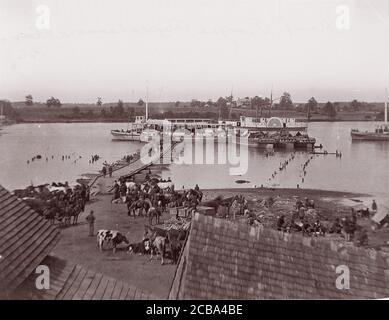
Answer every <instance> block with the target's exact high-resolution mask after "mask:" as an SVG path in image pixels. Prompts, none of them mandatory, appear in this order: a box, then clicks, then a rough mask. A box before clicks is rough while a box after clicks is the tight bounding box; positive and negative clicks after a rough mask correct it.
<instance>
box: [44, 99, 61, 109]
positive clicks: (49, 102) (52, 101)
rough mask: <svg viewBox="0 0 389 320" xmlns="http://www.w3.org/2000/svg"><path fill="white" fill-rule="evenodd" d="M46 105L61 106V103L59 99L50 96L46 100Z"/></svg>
mask: <svg viewBox="0 0 389 320" xmlns="http://www.w3.org/2000/svg"><path fill="white" fill-rule="evenodd" d="M46 105H47V107H48V108H50V107H51V106H54V107H58V108H59V107H60V106H62V103H61V101H60V100H59V99H56V98H54V97H51V98H50V99H48V100H47V101H46Z"/></svg>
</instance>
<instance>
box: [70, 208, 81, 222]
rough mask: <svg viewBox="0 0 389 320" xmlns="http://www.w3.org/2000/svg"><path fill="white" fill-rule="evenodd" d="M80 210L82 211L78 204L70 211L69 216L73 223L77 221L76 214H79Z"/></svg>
mask: <svg viewBox="0 0 389 320" xmlns="http://www.w3.org/2000/svg"><path fill="white" fill-rule="evenodd" d="M81 211H82V208H81V206H79V205H75V206H73V208H72V210H71V212H70V216H71V217H73V225H75V224H77V223H78V216H79V215H80V213H81Z"/></svg>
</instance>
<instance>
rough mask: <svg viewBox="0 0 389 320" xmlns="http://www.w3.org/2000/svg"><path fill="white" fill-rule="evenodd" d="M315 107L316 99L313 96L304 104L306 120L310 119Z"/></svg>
mask: <svg viewBox="0 0 389 320" xmlns="http://www.w3.org/2000/svg"><path fill="white" fill-rule="evenodd" d="M316 108H317V101H316V99H315V98H314V97H312V98H311V99H309V100H308V102H307V103H306V104H305V111H306V113H307V118H308V121H309V120H311V113H312V111H314V110H315V109H316Z"/></svg>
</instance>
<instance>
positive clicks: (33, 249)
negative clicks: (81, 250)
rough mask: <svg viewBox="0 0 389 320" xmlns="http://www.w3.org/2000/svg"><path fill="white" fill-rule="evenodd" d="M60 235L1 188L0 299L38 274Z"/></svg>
mask: <svg viewBox="0 0 389 320" xmlns="http://www.w3.org/2000/svg"><path fill="white" fill-rule="evenodd" d="M59 235H60V231H59V229H58V228H57V227H55V226H52V225H50V223H49V222H48V221H47V220H46V219H44V218H43V217H42V216H40V215H39V214H37V213H36V212H35V211H33V210H32V209H31V208H30V207H29V206H27V205H26V204H25V203H24V202H23V201H21V200H19V199H18V198H16V197H15V196H14V195H12V194H11V193H10V192H8V191H7V190H6V189H4V188H3V187H2V186H0V297H2V296H3V297H4V296H7V295H8V294H9V293H10V292H12V290H14V289H15V288H16V287H17V286H18V285H20V284H21V283H22V282H23V281H24V280H25V279H26V278H27V277H28V276H29V275H30V274H31V272H33V270H35V268H36V267H37V266H38V265H39V264H40V263H41V261H42V260H43V259H44V258H45V257H46V256H47V255H48V254H49V253H50V251H51V250H52V249H53V247H54V246H55V245H56V244H57V242H58V240H59Z"/></svg>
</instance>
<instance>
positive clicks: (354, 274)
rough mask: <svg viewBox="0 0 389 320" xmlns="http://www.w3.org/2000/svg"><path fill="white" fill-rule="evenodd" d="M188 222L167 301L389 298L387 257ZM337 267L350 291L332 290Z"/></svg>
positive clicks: (197, 219) (205, 220) (229, 224)
mask: <svg viewBox="0 0 389 320" xmlns="http://www.w3.org/2000/svg"><path fill="white" fill-rule="evenodd" d="M192 220H193V221H192V225H191V230H190V234H189V239H188V241H187V244H186V246H185V249H184V251H183V254H182V255H181V259H180V263H179V265H178V268H177V272H176V274H175V277H174V280H173V284H172V288H171V291H170V295H169V298H170V299H273V298H278V299H285V298H286V299H289V298H297V299H300V298H301V299H350V298H351V299H354V298H384V297H389V255H388V254H387V253H384V252H378V251H375V250H372V249H364V248H359V247H354V246H351V245H350V246H348V245H345V244H344V243H340V242H335V241H334V240H329V239H325V238H324V239H323V238H322V239H320V238H308V237H302V236H301V235H296V234H284V233H282V232H279V231H276V230H272V229H267V228H263V227H249V226H247V225H242V224H237V223H236V222H233V221H227V220H223V219H217V218H213V217H209V216H204V215H200V214H198V213H196V215H195V216H194V218H193V219H192ZM341 265H345V266H347V267H348V268H349V270H350V289H343V290H340V289H337V288H336V285H335V283H336V279H337V278H338V277H339V276H340V273H339V274H338V273H336V268H337V267H338V266H341ZM342 273H343V272H342Z"/></svg>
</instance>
